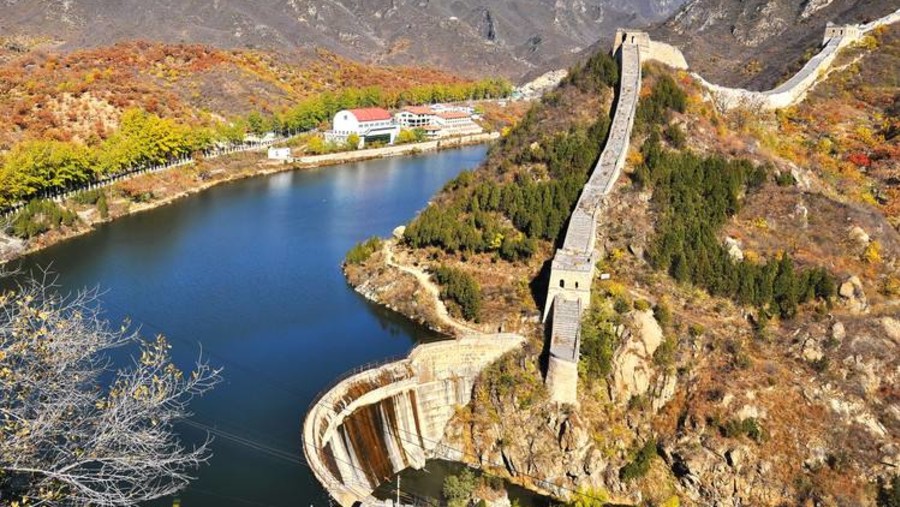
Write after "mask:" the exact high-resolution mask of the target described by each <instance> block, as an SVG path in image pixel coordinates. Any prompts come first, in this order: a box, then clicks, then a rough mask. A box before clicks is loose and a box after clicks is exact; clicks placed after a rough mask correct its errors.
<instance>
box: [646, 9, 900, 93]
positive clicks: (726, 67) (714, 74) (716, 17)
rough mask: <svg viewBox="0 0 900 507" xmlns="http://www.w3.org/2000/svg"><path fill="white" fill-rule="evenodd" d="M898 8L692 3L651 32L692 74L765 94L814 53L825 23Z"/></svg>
mask: <svg viewBox="0 0 900 507" xmlns="http://www.w3.org/2000/svg"><path fill="white" fill-rule="evenodd" d="M896 8H897V5H896V4H892V3H891V2H873V1H864V0H749V1H741V0H690V1H688V2H686V3H685V4H684V5H682V6H681V8H680V9H678V11H677V12H675V13H674V14H673V15H672V16H671V17H670V18H669V19H668V20H666V22H665V23H662V24H660V25H658V26H656V27H654V28H653V29H651V30H650V33H651V36H652V37H653V38H654V39H655V40H661V41H665V42H668V43H670V44H673V45H675V46H677V47H679V48H680V49H681V50H682V51H683V52H684V54H685V57H686V58H687V61H688V64H690V65H691V67H692V69H691V70H693V71H696V72H699V73H700V75H702V76H703V77H704V78H706V79H708V80H710V81H712V82H714V83H717V84H723V85H728V86H740V87H745V88H749V89H754V90H765V89H769V88H772V87H773V86H774V85H775V84H776V83H777V82H779V81H781V80H783V79H785V78H786V76H788V75H790V74H792V73H793V72H795V71H797V70H798V69H799V68H800V67H801V66H802V65H803V63H805V61H806V60H808V59H809V58H810V56H812V55H813V54H814V52H815V48H816V47H818V45H819V44H821V42H822V32H823V31H824V29H825V24H826V23H827V22H832V23H836V24H848V23H867V22H869V21H871V20H873V19H877V18H880V17H882V16H885V15H887V14H889V13H891V12H892V11H894V10H895V9H896Z"/></svg>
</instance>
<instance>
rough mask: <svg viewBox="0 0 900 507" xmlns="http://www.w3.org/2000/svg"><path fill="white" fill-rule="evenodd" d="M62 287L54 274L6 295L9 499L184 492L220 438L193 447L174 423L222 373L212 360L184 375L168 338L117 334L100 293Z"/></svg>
mask: <svg viewBox="0 0 900 507" xmlns="http://www.w3.org/2000/svg"><path fill="white" fill-rule="evenodd" d="M54 287H55V279H53V278H52V277H50V276H49V274H48V273H44V276H43V277H40V278H37V279H36V280H34V281H32V282H30V283H28V284H26V285H24V286H21V287H19V289H17V290H15V291H9V292H6V293H4V294H2V295H0V504H3V505H10V504H15V503H18V505H22V506H24V505H28V506H62V505H73V504H74V505H92V506H124V505H135V504H137V503H140V502H143V501H147V500H151V499H154V498H159V497H162V496H166V495H169V494H172V493H175V492H177V491H179V490H180V489H182V488H184V487H185V486H186V485H187V484H188V482H189V481H191V480H192V479H193V476H192V475H191V473H192V471H193V470H195V469H196V468H197V466H199V465H200V464H201V463H204V462H205V461H207V460H208V459H209V456H210V451H209V437H207V440H206V441H205V442H204V443H203V444H201V445H198V446H195V447H192V448H186V447H185V446H184V445H183V444H182V443H181V441H180V440H179V439H178V436H177V434H176V433H175V431H174V428H173V424H174V423H175V422H177V421H179V420H183V419H186V418H187V417H190V415H191V413H190V411H189V407H188V406H189V404H190V402H191V401H192V400H193V399H194V398H195V397H197V396H199V395H202V394H203V393H205V392H207V391H208V390H210V389H212V388H213V386H215V385H216V384H217V383H218V382H219V381H220V379H221V377H220V370H218V369H214V368H212V367H210V365H209V364H208V363H207V362H206V361H205V360H204V359H203V358H202V357H201V358H200V359H198V360H197V362H196V364H195V365H194V369H193V371H191V372H190V373H187V374H185V373H183V372H182V371H181V370H179V369H178V368H177V367H176V366H175V365H174V364H173V363H172V361H171V357H170V355H169V349H170V346H169V344H168V342H167V341H166V339H165V338H164V337H162V336H157V337H156V338H155V339H154V340H152V341H143V340H141V339H140V337H139V336H138V335H137V334H136V333H134V332H131V331H129V330H128V326H127V325H126V326H122V327H121V328H119V329H112V328H111V327H110V326H109V325H108V323H107V322H105V321H104V320H103V319H102V318H101V317H100V314H99V307H98V306H97V304H96V298H97V295H98V291H97V290H96V289H94V290H86V291H82V292H79V293H77V294H75V295H73V296H70V297H61V296H58V295H57V294H56V293H55V292H54ZM130 343H137V344H139V346H140V356H139V357H136V358H133V361H132V364H131V365H129V366H128V367H127V368H119V369H117V370H115V371H113V369H112V364H111V362H110V359H109V356H108V353H109V351H111V350H112V349H115V348H117V347H121V346H123V345H126V344H130ZM104 379H111V380H109V381H108V382H107V383H105V384H104V383H103V381H104Z"/></svg>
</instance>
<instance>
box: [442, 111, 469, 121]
mask: <svg viewBox="0 0 900 507" xmlns="http://www.w3.org/2000/svg"><path fill="white" fill-rule="evenodd" d="M437 115H438V116H439V117H441V118H443V119H445V120H458V119H460V118H469V117H470V116H471V115H470V114H468V113H464V112H462V111H443V112H440V113H438V114H437Z"/></svg>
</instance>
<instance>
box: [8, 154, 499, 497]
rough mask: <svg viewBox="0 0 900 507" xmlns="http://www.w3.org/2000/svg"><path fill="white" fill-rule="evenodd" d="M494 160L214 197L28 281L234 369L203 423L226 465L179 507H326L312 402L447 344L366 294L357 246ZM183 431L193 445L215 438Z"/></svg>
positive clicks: (250, 185)
mask: <svg viewBox="0 0 900 507" xmlns="http://www.w3.org/2000/svg"><path fill="white" fill-rule="evenodd" d="M486 150H487V148H486V147H483V146H478V147H469V148H464V149H459V150H451V151H443V152H439V153H434V154H429V155H425V156H417V157H410V158H393V159H384V160H375V161H368V162H362V163H357V164H349V165H342V166H334V167H328V168H322V169H315V170H308V171H296V172H286V173H281V174H276V175H272V176H265V177H258V178H252V179H248V180H244V181H240V182H237V183H233V184H227V185H223V186H219V187H214V188H212V189H210V190H207V191H205V192H202V193H200V194H197V195H194V196H191V197H188V198H185V199H182V200H180V201H177V202H175V203H174V204H171V205H168V206H164V207H161V208H159V209H156V210H152V211H148V212H145V213H139V214H136V215H133V216H129V217H124V218H122V219H120V220H117V221H115V222H113V223H110V224H106V225H104V226H102V227H100V228H99V229H98V230H97V231H95V232H93V233H91V234H88V235H85V236H82V237H79V238H76V239H73V240H70V241H67V242H64V243H61V244H59V245H56V246H54V247H51V248H49V249H47V250H44V251H42V252H39V253H37V254H35V255H32V256H30V257H28V258H26V259H25V260H23V261H22V263H21V268H22V269H24V270H26V271H29V270H35V269H37V268H39V267H48V266H49V267H50V269H51V270H52V271H53V272H55V273H56V274H57V275H58V281H57V283H58V285H59V286H60V291H63V292H72V291H74V290H77V289H79V288H82V287H94V286H97V287H99V288H100V289H101V290H102V291H103V292H102V295H101V298H100V299H101V301H100V304H101V306H102V307H103V308H104V309H105V311H106V315H107V316H108V318H109V320H110V321H111V322H112V323H113V324H114V325H116V326H118V324H119V323H120V322H121V321H122V320H123V319H124V318H130V319H131V321H132V323H133V325H134V326H135V327H140V329H141V333H142V335H143V336H144V337H145V338H152V337H153V336H154V335H156V334H158V333H162V334H164V335H166V336H167V337H169V339H170V342H171V344H172V347H173V348H172V352H173V356H174V358H175V359H176V361H177V363H178V364H179V365H180V366H181V367H182V368H184V369H188V368H190V367H191V364H192V362H193V361H194V360H195V359H196V358H197V356H198V354H200V352H201V350H202V353H203V355H204V357H206V358H207V359H208V360H209V361H210V363H211V364H213V365H215V366H220V367H222V368H223V369H224V371H223V376H224V381H223V382H222V383H221V384H220V385H219V386H217V387H216V389H215V390H214V391H212V392H211V393H209V394H208V395H206V396H205V397H203V398H201V399H199V400H196V401H195V402H194V403H193V405H192V409H193V410H194V412H195V416H194V417H193V420H194V421H196V422H197V423H200V424H202V425H207V426H210V427H214V428H216V430H217V431H218V433H217V436H215V437H214V438H215V440H214V442H213V443H212V449H213V453H214V455H213V458H212V459H211V460H210V462H209V464H208V465H206V466H203V467H202V468H200V469H199V470H198V471H197V477H198V480H196V481H195V482H194V483H193V484H192V485H191V487H190V488H189V489H188V490H187V491H185V492H184V493H183V494H181V495H180V496H179V498H180V500H181V505H182V506H183V507H195V506H197V507H214V506H242V505H244V506H247V505H249V506H252V505H260V506H274V507H287V506H303V507H306V506H310V505H315V506H326V505H328V501H327V495H326V494H325V492H324V490H323V489H322V487H321V486H320V485H319V483H318V482H317V481H316V480H315V478H314V477H313V476H312V474H311V473H310V471H309V469H308V468H306V467H305V466H304V465H303V464H302V460H301V456H302V453H301V440H300V427H301V421H302V419H303V416H304V413H305V411H306V408H307V405H308V404H309V402H310V400H312V399H313V397H314V396H315V395H316V394H317V393H318V392H319V391H321V390H322V389H323V388H326V387H328V386H329V385H330V384H331V382H332V381H333V380H334V379H335V378H337V377H338V376H339V375H341V374H342V373H344V372H346V371H347V370H350V369H352V368H354V367H357V366H360V365H363V364H366V363H368V362H372V361H378V360H383V359H386V358H389V357H392V356H397V355H405V354H406V353H407V352H408V351H409V350H410V349H411V348H412V347H413V346H414V345H415V344H416V343H417V342H420V341H423V340H434V339H438V338H439V336H437V335H435V334H433V333H430V332H428V331H427V330H425V329H423V328H421V327H419V326H417V325H414V324H413V323H411V322H409V321H408V320H406V319H404V318H403V317H401V316H399V315H396V314H393V313H392V312H390V311H387V310H384V309H381V308H379V307H376V306H374V305H372V304H370V303H368V302H367V301H366V300H364V299H363V298H362V297H361V296H359V295H357V294H356V293H355V292H354V291H353V290H352V289H351V288H350V287H349V286H348V285H347V284H346V282H345V281H344V277H343V274H342V273H341V270H340V263H341V260H342V259H343V257H344V254H345V253H346V252H347V250H348V249H349V248H350V247H351V246H352V245H353V244H354V243H356V242H358V241H361V240H364V239H366V238H367V237H369V236H371V235H379V236H388V235H390V233H391V231H392V230H393V228H394V227H396V226H397V225H400V224H403V223H405V222H407V221H408V220H409V219H410V218H412V217H413V216H414V215H415V213H416V212H417V211H418V210H420V209H421V208H423V207H424V206H425V205H426V203H427V202H428V200H429V199H430V198H431V196H432V195H434V193H435V192H436V191H438V190H439V189H440V188H441V187H442V186H443V185H444V184H445V183H446V182H447V181H449V180H450V179H452V178H453V177H455V176H456V175H457V174H459V173H460V172H461V171H462V170H465V169H471V168H474V167H475V166H477V165H478V164H479V163H480V162H481V161H482V160H483V159H484V157H485V154H486ZM176 170H177V169H176ZM136 350H137V349H136V348H130V349H129V350H128V352H130V353H135V352H136ZM178 429H179V431H180V432H181V434H182V435H183V438H184V440H185V441H186V442H188V443H192V442H197V441H202V439H203V438H205V432H202V431H200V430H197V429H196V428H195V427H192V426H188V425H184V426H179V428H178ZM223 435H232V436H234V437H235V438H229V437H227V436H223ZM432 480H433V479H432ZM410 486H411V487H414V486H415V484H414V483H412V484H410ZM155 505H156V504H155ZM158 505H166V506H169V505H172V499H168V500H167V501H164V502H159V503H158Z"/></svg>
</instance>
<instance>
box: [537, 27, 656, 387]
mask: <svg viewBox="0 0 900 507" xmlns="http://www.w3.org/2000/svg"><path fill="white" fill-rule="evenodd" d="M613 47H614V48H615V50H616V51H617V54H618V56H619V60H620V63H621V69H622V70H621V80H620V83H619V97H618V99H617V101H616V109H615V114H614V115H613V119H612V123H611V124H610V128H609V135H608V137H607V140H606V146H605V147H604V148H603V152H602V153H601V154H600V158H599V159H598V160H597V165H596V166H595V167H594V170H593V171H592V172H591V176H590V178H589V179H588V182H587V183H586V184H585V186H584V189H583V190H582V192H581V195H580V196H579V198H578V202H577V203H576V205H575V209H574V210H573V212H572V216H571V218H570V219H569V226H568V228H567V229H566V235H565V239H564V240H563V247H562V248H561V249H559V250H557V251H556V255H555V256H554V258H553V262H552V263H551V267H550V286H549V288H548V292H547V303H546V306H545V308H544V319H545V320H546V319H547V316H548V315H550V313H551V311H552V310H551V308H559V307H566V308H571V307H572V304H573V303H577V307H578V311H574V312H572V311H565V312H557V311H555V310H553V319H552V320H551V321H550V333H549V334H550V361H549V362H548V366H547V376H546V377H545V380H544V382H545V384H546V385H547V388H548V390H549V392H550V397H551V399H552V400H554V401H556V402H558V403H570V404H575V403H577V389H578V358H579V347H580V340H579V339H578V338H577V337H578V336H580V332H581V331H580V330H581V314H582V312H584V311H585V310H587V309H588V308H590V303H591V292H590V291H591V283H592V281H593V277H594V274H595V271H596V269H595V265H596V263H597V259H598V258H599V255H598V253H597V252H596V251H595V246H596V245H595V242H596V234H597V229H598V227H600V220H601V217H602V214H603V213H602V211H603V201H604V198H605V196H606V195H607V194H608V193H609V192H610V191H611V190H612V188H613V186H614V185H615V182H616V180H617V179H618V177H619V175H620V174H621V172H622V168H623V167H624V166H625V158H626V156H627V154H628V146H629V143H630V140H631V129H632V127H633V125H634V115H635V111H636V110H637V102H638V97H639V92H640V89H641V59H642V58H643V56H644V52H647V53H648V54H649V53H650V52H651V51H652V50H651V47H652V44H651V41H650V38H649V37H648V36H647V34H646V33H644V32H635V31H631V30H619V31H618V32H617V33H616V40H615V42H614V46H613ZM572 330H574V331H572ZM569 335H572V336H574V337H575V338H574V339H565V340H562V341H560V340H559V339H558V338H559V337H561V336H569Z"/></svg>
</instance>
